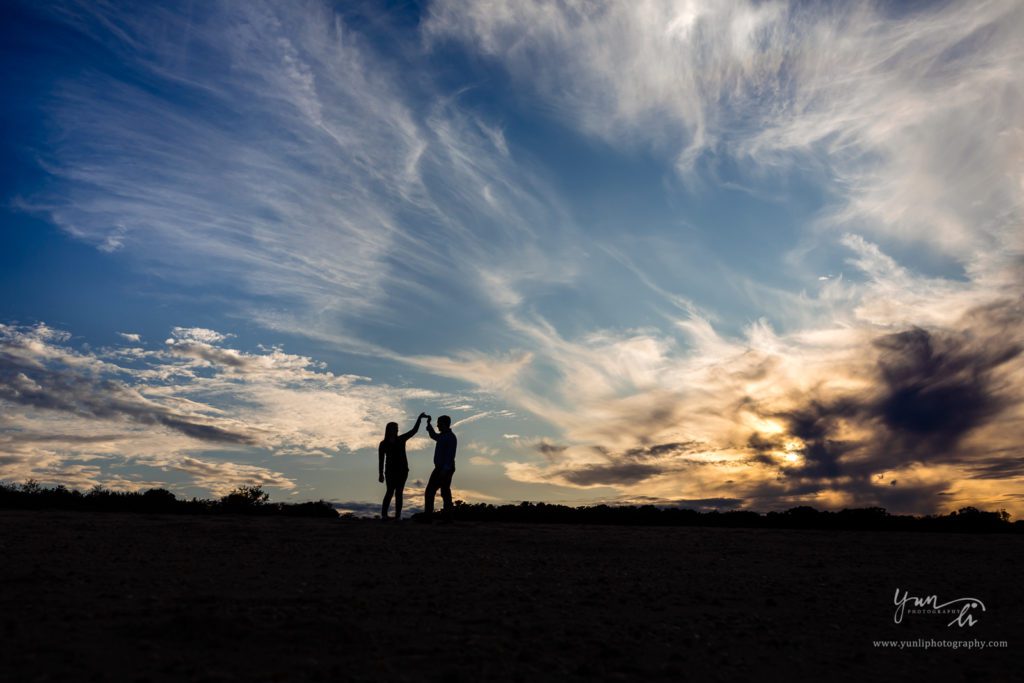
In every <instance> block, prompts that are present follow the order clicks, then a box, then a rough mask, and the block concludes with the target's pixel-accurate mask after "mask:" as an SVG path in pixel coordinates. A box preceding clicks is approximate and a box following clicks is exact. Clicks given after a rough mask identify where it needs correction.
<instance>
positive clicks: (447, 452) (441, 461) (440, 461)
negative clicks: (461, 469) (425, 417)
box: [427, 424, 459, 470]
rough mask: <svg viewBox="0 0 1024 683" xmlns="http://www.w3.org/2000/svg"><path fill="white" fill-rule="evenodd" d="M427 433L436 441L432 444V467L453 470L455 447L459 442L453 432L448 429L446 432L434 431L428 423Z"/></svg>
mask: <svg viewBox="0 0 1024 683" xmlns="http://www.w3.org/2000/svg"><path fill="white" fill-rule="evenodd" d="M427 433H428V434H430V438H431V439H433V440H434V441H436V442H437V445H436V446H434V467H436V468H437V469H439V470H454V469H455V448H456V447H457V446H458V444H459V442H458V439H456V438H455V432H453V431H452V430H450V429H449V430H448V431H446V432H435V431H434V427H433V425H430V424H428V425H427Z"/></svg>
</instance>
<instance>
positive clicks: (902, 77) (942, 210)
mask: <svg viewBox="0 0 1024 683" xmlns="http://www.w3.org/2000/svg"><path fill="white" fill-rule="evenodd" d="M1022 25H1024V10H1022V9H1021V6H1020V4H1019V3H1016V2H1013V1H1012V0H1007V1H1005V2H985V3H971V4H960V3H949V4H945V5H942V6H935V5H930V6H922V7H918V8H901V7H895V6H892V7H890V6H886V5H884V4H880V5H875V4H863V3H855V4H847V5H842V6H824V5H815V4H804V3H786V2H771V3H761V2H748V1H747V0H737V1H731V2H713V3H703V2H695V1H691V0H679V1H678V2H602V3H577V2H563V3H547V2H537V1H535V0H516V1H514V2H480V3H474V4H473V6H472V7H469V8H467V7H464V6H462V5H460V4H458V3H453V2H444V1H442V2H438V3H435V4H434V5H432V7H431V17H430V20H429V22H428V23H427V35H428V36H430V37H432V38H433V39H434V40H435V41H441V40H445V39H448V38H454V39H456V40H458V41H461V42H464V43H465V44H468V45H470V46H472V48H474V49H475V50H478V51H479V52H481V53H483V54H485V55H488V56H490V57H492V58H494V59H496V60H498V61H499V62H500V63H501V64H502V65H504V66H505V67H506V68H507V69H508V70H509V71H510V72H511V74H512V75H513V76H514V77H515V78H517V79H519V82H520V83H521V84H522V85H523V86H524V87H526V88H529V89H531V90H533V91H534V92H536V93H537V94H538V95H539V96H540V97H542V98H544V99H545V100H547V101H548V102H550V103H551V104H552V105H553V106H554V107H555V108H556V110H557V111H558V112H559V114H560V115H561V116H562V117H564V119H565V120H567V121H569V122H571V123H572V124H573V125H574V126H578V127H579V128H581V129H582V130H584V131H587V132H588V133H590V134H592V135H595V136H599V137H601V138H603V139H605V140H607V141H609V142H611V143H612V144H615V145H627V146H640V147H647V148H652V149H654V150H657V153H665V152H667V153H668V154H671V155H674V162H675V165H676V167H677V169H678V170H679V171H680V172H681V173H683V174H684V175H685V176H686V178H687V179H688V180H690V181H691V182H695V183H698V184H699V183H700V182H703V181H704V180H711V182H714V177H715V167H716V165H717V164H718V163H719V162H722V161H725V160H730V161H736V162H739V163H742V164H745V165H746V166H748V167H749V168H750V171H751V176H752V177H753V178H754V179H756V178H757V177H758V175H759V174H762V177H763V174H769V173H770V174H777V173H780V172H786V171H788V170H792V169H793V168H794V167H796V168H804V169H807V170H808V171H810V172H812V173H814V174H815V175H817V176H818V177H820V178H821V179H822V180H823V181H824V182H823V185H824V186H825V187H826V189H827V190H828V191H829V192H830V193H832V194H833V195H834V196H835V197H836V200H837V207H836V210H835V212H834V213H832V214H831V215H830V216H829V221H828V222H829V223H833V224H837V225H839V226H840V227H842V228H843V229H856V230H858V231H868V232H871V233H873V234H874V235H875V236H876V237H878V238H884V239H891V240H900V241H910V242H924V243H927V244H929V245H930V246H931V247H932V248H935V249H939V250H942V251H944V252H945V253H947V254H949V255H952V256H954V257H965V256H966V257H967V258H966V259H965V260H966V261H967V262H968V263H972V259H973V258H976V257H977V256H978V252H976V251H975V250H976V249H978V248H981V249H985V248H991V247H993V246H996V245H999V246H1006V243H1007V242H1008V241H1009V242H1012V244H1013V246H1014V248H1015V249H1016V251H1017V252H1018V253H1019V252H1020V249H1021V247H1022V245H1021V243H1020V240H1019V233H1020V230H1019V227H1020V225H1021V217H1022V216H1021V178H1022V169H1021V167H1020V158H1021V153H1022V145H1024V137H1022V132H1021V130H1020V128H1019V126H1016V125H1015V124H1014V121H1015V120H1016V118H1017V116H1018V114H1019V112H1020V108H1021V106H1022V97H1024V78H1022V76H1021V74H1020V69H1019V68H1017V65H1018V63H1019V61H1020V59H1021V56H1022V53H1021V48H1020V45H1019V40H1018V36H1019V32H1020V28H1021V26H1022ZM709 174H710V178H709ZM755 184H756V182H752V183H751V185H752V186H754V185H755ZM964 249H967V250H968V251H967V252H966V253H965V252H964V251H963V250H964ZM983 260H984V259H983ZM983 269H984V267H979V270H983Z"/></svg>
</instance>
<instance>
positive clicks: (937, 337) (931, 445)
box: [868, 307, 1021, 459]
mask: <svg viewBox="0 0 1024 683" xmlns="http://www.w3.org/2000/svg"><path fill="white" fill-rule="evenodd" d="M988 313H989V314H990V315H997V316H998V317H999V318H1002V317H1003V316H1005V315H1006V314H1007V310H1006V309H1005V307H1003V308H997V309H989V311H988ZM974 317H975V319H977V320H985V319H986V318H985V317H984V316H982V315H975V316H974ZM1018 322H1019V319H1018ZM875 346H876V347H877V348H878V349H879V350H880V352H881V355H880V357H879V360H878V369H879V379H880V380H881V383H882V387H883V391H882V394H881V396H880V397H879V399H878V400H877V401H875V402H874V403H872V404H870V405H869V406H868V408H869V410H870V411H871V413H872V415H873V417H876V418H877V419H878V420H880V422H881V425H882V426H883V427H884V429H885V431H886V432H887V435H888V437H889V438H888V439H887V442H888V445H889V446H890V447H891V448H892V449H893V450H896V451H898V452H899V453H900V454H907V455H908V456H910V457H914V458H920V459H928V458H930V457H934V456H940V455H943V454H946V453H949V452H951V451H952V450H954V449H955V448H956V446H957V445H958V443H959V442H960V440H961V439H962V437H964V436H965V435H966V434H968V433H969V432H970V431H971V430H973V429H975V428H977V427H978V426H980V425H982V424H984V423H986V422H987V421H989V420H991V419H992V418H993V417H994V416H996V415H997V414H998V413H1000V412H1001V411H1002V410H1003V409H1004V408H1006V407H1007V406H1008V405H1010V403H1011V402H1013V401H1015V400H1018V399H1017V397H1015V396H1014V397H1011V396H1007V395H1005V394H1003V393H1002V392H1001V391H1000V387H999V386H998V385H997V384H996V382H995V381H994V379H993V371H994V370H995V369H996V368H998V367H999V366H1001V365H1003V364H1005V363H1007V362H1009V361H1011V360H1013V359H1014V358H1016V357H1017V356H1019V355H1020V353H1021V346H1020V344H1019V343H1017V342H1016V341H1015V340H1014V339H1013V338H1012V337H1010V338H1004V337H1002V336H998V335H991V334H989V335H986V337H984V338H981V339H979V338H977V337H975V336H974V335H973V334H972V333H971V332H970V331H965V332H963V333H959V334H936V333H932V332H928V331H926V330H923V329H920V328H913V329H911V330H907V331H905V332H900V333H898V334H892V335H887V336H885V337H881V338H880V339H878V340H876V341H875Z"/></svg>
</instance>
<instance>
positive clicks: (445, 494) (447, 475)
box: [440, 470, 455, 517]
mask: <svg viewBox="0 0 1024 683" xmlns="http://www.w3.org/2000/svg"><path fill="white" fill-rule="evenodd" d="M453 476H455V470H448V471H447V472H444V473H442V474H441V476H440V479H441V481H440V484H441V500H443V501H444V516H445V517H449V516H450V515H451V513H452V477H453Z"/></svg>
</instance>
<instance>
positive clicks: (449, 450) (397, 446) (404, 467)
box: [377, 413, 458, 521]
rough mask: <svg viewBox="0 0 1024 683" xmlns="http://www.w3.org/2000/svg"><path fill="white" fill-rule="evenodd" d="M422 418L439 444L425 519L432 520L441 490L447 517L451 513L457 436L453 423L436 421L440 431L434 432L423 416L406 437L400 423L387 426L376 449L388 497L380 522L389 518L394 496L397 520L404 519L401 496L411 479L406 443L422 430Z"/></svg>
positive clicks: (450, 420)
mask: <svg viewBox="0 0 1024 683" xmlns="http://www.w3.org/2000/svg"><path fill="white" fill-rule="evenodd" d="M423 418H426V419H427V434H429V435H430V438H431V439H433V440H434V441H436V442H437V444H436V445H435V446H434V471H433V472H431V473H430V479H429V480H428V481H427V489H426V492H425V499H424V501H423V513H424V517H423V519H424V521H430V520H431V518H432V515H433V514H434V496H435V495H436V494H437V490H438V489H440V490H441V499H442V500H443V501H444V512H445V517H447V516H448V514H449V513H450V512H451V507H452V477H453V476H454V475H455V449H456V447H457V446H458V440H457V439H456V438H455V432H453V431H452V419H451V418H450V417H448V416H447V415H442V416H441V417H439V418H437V431H434V427H433V425H431V424H430V416H429V415H427V414H426V413H420V414H419V417H417V418H416V424H415V425H413V428H412V429H410V430H409V431H407V432H406V433H405V434H399V433H398V423H397V422H388V424H387V426H386V427H384V440H383V441H381V442H380V446H379V447H378V449H377V454H378V461H379V464H380V467H379V470H380V476H379V480H380V481H382V482H384V483H386V484H387V493H385V494H384V502H383V503H381V506H380V518H381V519H387V518H388V509H389V508H390V507H391V498H392V496H394V499H395V519H401V518H402V492H403V490H404V489H405V481H406V479H408V478H409V459H408V458H407V457H406V455H405V442H406V441H408V440H409V439H411V438H412V437H413V436H415V435H416V432H418V431H419V430H420V422H421V421H422V420H423Z"/></svg>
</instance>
